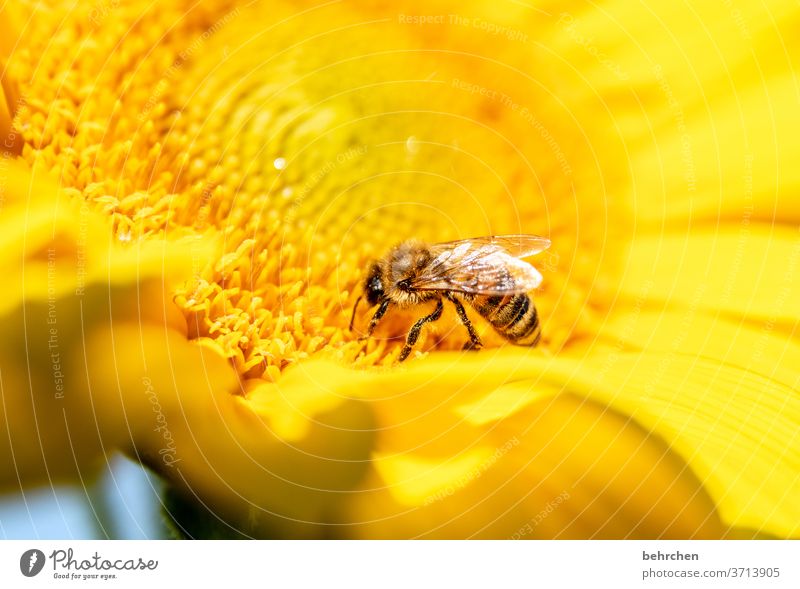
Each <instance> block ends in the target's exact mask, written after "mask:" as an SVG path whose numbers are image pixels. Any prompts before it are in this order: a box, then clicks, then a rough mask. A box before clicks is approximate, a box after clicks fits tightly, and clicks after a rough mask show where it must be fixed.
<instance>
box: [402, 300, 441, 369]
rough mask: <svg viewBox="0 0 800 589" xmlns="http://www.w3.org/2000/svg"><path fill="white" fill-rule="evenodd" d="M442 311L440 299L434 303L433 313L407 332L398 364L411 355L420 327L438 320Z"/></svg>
mask: <svg viewBox="0 0 800 589" xmlns="http://www.w3.org/2000/svg"><path fill="white" fill-rule="evenodd" d="M443 309H444V305H443V304H442V299H439V300H438V301H437V302H436V308H435V309H434V310H433V313H431V314H430V315H426V316H425V317H423V318H422V319H420V320H418V321H417V322H416V323H415V324H414V327H412V328H411V331H409V332H408V337H407V338H406V345H404V346H403V349H402V350H401V351H400V356H399V357H398V358H397V359H398V360H399V361H400V362H402V361H403V360H405V359H406V358H408V355H409V354H410V353H411V348H412V347H414V344H415V343H417V339H419V332H420V331H421V330H422V326H423V325H425V324H426V323H430V322H431V321H436V320H437V319H439V317H441V316H442V310H443Z"/></svg>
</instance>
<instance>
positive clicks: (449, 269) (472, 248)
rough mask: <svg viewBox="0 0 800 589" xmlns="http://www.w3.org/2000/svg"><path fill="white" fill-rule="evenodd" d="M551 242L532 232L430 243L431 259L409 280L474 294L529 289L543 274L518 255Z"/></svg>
mask: <svg viewBox="0 0 800 589" xmlns="http://www.w3.org/2000/svg"><path fill="white" fill-rule="evenodd" d="M549 245H550V241H549V240H548V239H545V238H543V237H536V236H534V235H505V236H494V237H480V238H475V239H463V240H460V241H451V242H447V243H440V244H436V245H433V246H431V248H430V249H431V253H432V254H433V260H431V262H430V263H429V264H428V266H427V267H426V268H425V269H424V270H423V271H422V272H421V273H420V274H419V275H418V276H417V277H416V278H415V279H414V280H413V281H412V282H411V287H412V288H414V289H416V290H450V291H457V292H464V293H469V294H476V295H499V296H503V295H510V294H518V293H523V292H528V291H530V290H533V289H534V288H536V287H538V286H539V285H540V284H541V283H542V275H541V274H539V272H538V271H537V270H536V268H534V267H533V266H531V265H530V264H528V263H527V262H523V261H522V260H520V259H519V258H521V257H525V256H529V255H533V253H536V252H540V251H542V250H543V249H545V248H546V247H547V246H549Z"/></svg>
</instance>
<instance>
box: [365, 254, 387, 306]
mask: <svg viewBox="0 0 800 589" xmlns="http://www.w3.org/2000/svg"><path fill="white" fill-rule="evenodd" d="M364 290H365V291H366V295H367V301H369V304H370V305H377V304H378V301H380V300H381V299H382V298H383V280H382V279H381V269H380V266H378V264H373V266H372V268H371V269H370V272H369V275H368V276H367V283H366V285H365V288H364Z"/></svg>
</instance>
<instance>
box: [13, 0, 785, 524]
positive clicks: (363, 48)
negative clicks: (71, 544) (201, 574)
mask: <svg viewBox="0 0 800 589" xmlns="http://www.w3.org/2000/svg"><path fill="white" fill-rule="evenodd" d="M2 11H3V14H2V20H0V33H2V34H0V72H1V73H2V89H3V98H4V99H3V100H2V101H0V132H2V137H3V139H4V143H3V148H2V149H3V158H2V160H0V162H1V165H2V168H0V225H1V226H2V230H0V242H1V243H2V248H0V252H1V253H0V264H1V265H2V268H3V269H4V275H5V276H6V277H7V279H8V280H9V282H8V283H7V285H8V286H7V289H6V293H5V296H4V297H3V299H2V301H0V317H2V325H3V335H4V337H3V338H2V341H1V342H0V387H2V390H1V391H0V392H1V393H2V400H3V403H2V406H1V407H0V412H2V419H1V420H0V422H1V423H2V424H3V428H4V429H5V430H6V431H5V432H3V435H0V440H2V441H0V454H2V456H3V464H4V468H3V471H2V479H0V481H2V485H3V487H4V488H5V489H7V490H8V489H17V490H19V489H24V488H26V487H28V486H31V485H36V484H53V483H54V482H56V481H67V482H75V481H80V480H84V479H85V478H86V477H88V476H91V474H92V473H93V472H95V471H96V470H97V469H98V468H101V467H102V466H103V464H104V463H105V461H106V460H107V456H108V454H109V453H110V452H113V451H122V452H125V453H127V454H128V455H129V456H130V457H132V458H133V459H135V460H138V461H141V462H142V463H144V464H146V465H148V466H150V467H151V468H153V469H154V470H155V471H157V472H158V473H160V474H161V475H162V476H163V478H164V479H165V480H166V481H167V482H168V483H169V485H170V496H171V497H172V499H171V500H170V508H171V509H172V515H173V517H174V518H175V519H176V521H177V523H178V525H179V526H181V527H182V528H183V529H184V531H185V532H186V533H187V534H189V535H195V536H197V535H202V536H212V535H225V534H228V533H230V534H238V535H244V536H254V537H256V536H258V537H335V538H422V537H424V538H514V539H517V538H639V537H643V538H667V537H670V538H724V537H760V536H764V537H781V538H784V537H796V536H798V535H799V534H800V528H799V527H798V526H799V525H800V524H799V523H798V522H800V501H798V497H800V440H798V432H799V431H800V427H798V426H799V425H800V398H799V397H798V393H797V391H798V388H799V385H800V372H798V369H797V366H798V365H800V346H798V344H797V342H796V338H795V337H794V336H795V330H796V329H797V322H798V319H797V318H798V316H800V277H798V272H800V270H799V269H798V262H799V261H800V227H799V226H798V223H800V206H798V204H797V199H796V197H793V196H792V194H794V193H795V192H796V190H797V185H798V183H799V182H800V177H798V173H797V172H793V171H792V170H796V169H797V168H796V166H794V165H793V164H794V162H795V161H796V159H797V155H798V151H800V139H798V134H797V133H796V129H795V128H794V127H795V126H794V125H793V124H792V123H793V122H794V120H795V111H796V104H797V98H798V86H797V79H796V77H795V75H794V61H793V59H792V57H791V56H792V54H793V51H792V49H793V46H794V45H796V44H797V41H796V40H793V39H796V35H793V34H792V30H793V29H795V28H796V26H797V23H798V19H800V12H798V10H797V8H796V6H794V5H793V4H792V3H789V2H785V3H777V4H776V3H773V4H771V5H770V7H769V8H768V9H767V8H766V7H763V6H758V7H757V6H753V7H750V6H745V5H744V4H742V5H741V6H739V5H737V4H736V3H723V4H721V5H716V4H715V5H712V4H707V5H702V6H688V5H687V6H681V7H677V6H672V5H669V6H666V5H665V6H660V5H658V4H657V3H644V4H643V3H638V2H629V1H627V0H620V1H612V2H607V3H604V4H603V5H600V6H595V5H593V4H591V3H587V4H582V3H569V4H567V5H563V4H562V3H560V4H558V5H557V4H555V3H541V4H539V5H537V6H525V5H522V4H519V3H515V2H502V3H499V4H498V3H496V2H489V1H475V2H469V3H467V4H464V3H450V2H448V1H446V0H439V1H436V2H434V3H428V4H426V5H424V7H423V6H422V5H420V4H413V3H408V4H403V5H402V6H400V7H399V8H398V7H392V8H390V7H387V6H384V5H382V4H380V3H361V4H359V5H358V6H355V5H353V6H351V5H343V4H340V3H333V4H331V3H327V4H320V5H316V4H314V3H304V2H300V3H285V2H280V1H272V2H255V3H234V2H224V1H220V2H206V3H202V4H201V3H185V2H173V3H161V4H159V5H158V6H154V5H152V3H148V2H117V1H115V0H108V1H107V0H101V1H100V2H96V3H94V4H89V3H86V4H84V5H76V4H75V3H60V2H53V3H50V4H49V5H48V6H40V5H38V4H37V5H36V6H33V5H27V4H23V5H21V6H17V7H9V6H8V5H6V7H5V8H3V9H2ZM509 233H512V234H513V233H531V234H539V235H546V236H549V237H550V238H551V240H552V243H553V247H552V248H551V249H550V250H549V251H548V252H546V253H545V254H543V255H542V256H540V257H539V258H537V259H536V260H534V263H535V264H536V265H537V267H538V268H539V269H540V271H541V272H542V273H543V275H544V278H545V280H544V283H543V285H542V287H541V289H539V290H538V291H537V292H536V293H535V301H536V305H537V307H538V309H539V312H540V316H541V317H542V323H543V338H542V341H541V343H540V345H539V346H538V347H537V348H519V347H514V346H511V345H508V344H506V343H505V342H503V340H502V338H500V337H499V336H498V335H497V334H494V333H493V332H492V331H491V330H490V329H488V328H487V327H486V325H485V324H484V323H482V322H481V321H480V318H478V317H475V321H474V322H475V325H476V327H477V328H478V329H479V331H480V333H481V337H482V338H483V340H484V342H485V344H486V345H485V347H484V349H482V350H481V351H478V352H475V351H462V349H461V348H462V346H463V344H464V343H465V338H466V335H465V333H464V331H463V329H462V328H460V326H459V325H458V320H457V318H456V316H455V313H454V312H453V311H452V310H447V311H446V312H445V315H444V317H443V318H442V320H441V321H439V322H437V323H436V324H433V325H431V326H430V327H429V328H426V330H425V331H424V332H423V338H422V341H421V343H420V345H419V346H418V348H417V350H416V351H415V352H414V353H413V354H412V356H411V357H410V358H409V359H408V360H407V361H406V362H404V363H402V364H400V363H399V362H397V360H398V354H399V351H400V348H401V344H402V338H403V337H404V335H405V333H406V332H407V331H408V328H409V326H410V324H411V323H412V322H413V321H414V320H415V319H416V318H418V317H419V316H421V314H422V313H425V312H429V311H430V309H427V308H420V309H412V310H409V311H403V312H400V311H393V312H391V313H389V314H388V315H387V316H386V318H385V320H384V321H383V322H382V323H381V325H380V327H379V329H378V330H377V331H376V334H375V335H376V337H374V338H372V339H370V340H369V341H367V342H366V343H364V342H360V341H358V337H359V335H360V331H359V330H363V325H364V324H365V322H366V321H368V320H369V315H368V311H364V310H362V311H361V312H359V313H357V314H356V328H355V329H354V331H353V332H351V331H350V330H349V329H348V323H349V319H350V312H351V309H352V308H353V305H354V304H355V302H356V299H357V298H358V296H359V295H360V294H361V292H360V284H361V281H362V280H363V277H364V269H365V267H366V265H367V264H368V262H369V261H370V260H371V259H375V258H379V257H380V256H382V255H384V254H385V252H386V251H387V249H388V248H390V247H391V246H392V245H393V244H394V243H396V242H399V241H402V240H404V239H407V238H411V237H414V238H418V239H422V240H427V241H430V242H439V241H447V240H451V239H459V238H465V237H472V236H478V235H493V234H494V235H496V234H509ZM359 326H361V327H359ZM187 513H188V514H190V515H191V517H190V516H187V515H186V514H187ZM198 518H199V519H201V520H204V521H208V522H212V523H211V525H210V526H208V527H202V529H199V528H198V526H197V525H196V523H193V522H197V521H198ZM193 525H194V527H192V526H193Z"/></svg>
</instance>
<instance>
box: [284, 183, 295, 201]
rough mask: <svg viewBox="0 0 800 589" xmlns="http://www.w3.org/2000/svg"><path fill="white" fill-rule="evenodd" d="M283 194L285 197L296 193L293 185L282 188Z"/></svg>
mask: <svg viewBox="0 0 800 589" xmlns="http://www.w3.org/2000/svg"><path fill="white" fill-rule="evenodd" d="M281 194H282V195H283V198H289V197H290V196H292V195H293V194H294V190H293V189H292V187H291V186H285V187H284V189H283V190H281Z"/></svg>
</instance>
